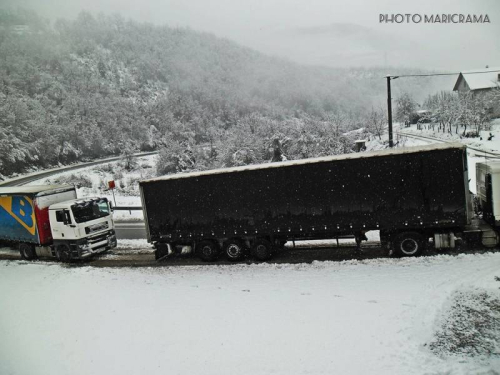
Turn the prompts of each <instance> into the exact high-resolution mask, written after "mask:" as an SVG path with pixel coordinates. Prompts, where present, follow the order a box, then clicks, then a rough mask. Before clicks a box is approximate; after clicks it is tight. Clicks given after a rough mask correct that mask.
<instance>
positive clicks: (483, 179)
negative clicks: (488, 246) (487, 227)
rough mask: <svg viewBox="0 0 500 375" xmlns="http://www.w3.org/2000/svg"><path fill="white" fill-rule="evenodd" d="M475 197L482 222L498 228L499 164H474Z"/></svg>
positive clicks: (499, 218)
mask: <svg viewBox="0 0 500 375" xmlns="http://www.w3.org/2000/svg"><path fill="white" fill-rule="evenodd" d="M476 195H477V197H478V199H479V203H480V205H481V208H482V211H483V218H484V220H485V221H486V222H488V223H489V224H491V225H494V226H500V162H487V163H486V162H481V163H477V164H476Z"/></svg>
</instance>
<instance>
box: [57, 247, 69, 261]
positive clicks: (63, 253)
mask: <svg viewBox="0 0 500 375" xmlns="http://www.w3.org/2000/svg"><path fill="white" fill-rule="evenodd" d="M56 254H57V258H58V259H59V260H60V261H61V262H63V263H69V262H70V261H71V252H70V249H69V246H68V245H59V246H57V248H56Z"/></svg>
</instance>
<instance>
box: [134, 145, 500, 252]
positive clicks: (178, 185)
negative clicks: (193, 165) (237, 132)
mask: <svg viewBox="0 0 500 375" xmlns="http://www.w3.org/2000/svg"><path fill="white" fill-rule="evenodd" d="M498 171H499V172H495V176H497V177H495V178H498V179H499V181H500V168H499V170H498ZM491 174H493V172H491ZM499 184H500V183H499ZM139 185H140V191H141V199H142V207H143V211H144V217H145V220H146V227H147V234H148V241H149V242H152V243H154V245H155V247H156V256H157V258H162V257H164V256H166V255H170V254H172V253H176V252H184V253H186V252H189V251H190V250H192V249H194V250H195V253H196V254H197V255H198V256H199V257H200V258H202V259H203V260H206V261H210V260H214V259H216V258H217V257H218V256H219V255H220V254H221V253H223V254H224V255H225V256H226V257H227V258H228V259H229V260H239V259H242V258H243V257H244V256H245V255H246V254H247V253H250V254H252V255H253V256H254V257H255V258H257V259H259V260H266V259H269V258H270V257H271V256H272V255H273V253H274V252H275V251H276V250H277V249H279V248H280V247H282V246H283V245H284V244H285V243H286V242H287V241H295V240H310V239H335V238H339V237H343V236H346V235H352V236H354V237H355V238H356V240H357V241H358V242H360V241H361V240H362V239H364V236H365V233H366V232H367V231H370V230H378V231H380V239H381V242H382V245H383V246H384V247H386V248H388V249H390V250H391V251H393V252H394V253H395V254H398V255H400V256H415V255H419V254H421V253H422V251H424V249H425V248H426V246H427V245H428V243H429V242H430V239H431V238H432V240H433V242H434V247H435V248H442V249H444V248H453V247H455V246H456V241H457V240H458V239H463V238H475V239H478V240H479V241H481V239H482V238H483V239H484V241H483V242H485V244H486V245H488V246H495V245H496V244H497V243H498V236H497V235H496V229H495V228H496V227H494V226H491V225H487V224H486V223H485V222H484V221H481V222H478V221H477V220H476V221H473V219H477V218H475V217H474V213H473V209H472V203H471V196H470V193H469V186H468V171H467V151H466V147H465V146H464V145H462V144H437V145H430V146H421V147H411V148H398V149H388V150H383V151H376V152H363V153H354V154H347V155H338V156H331V157H322V158H316V159H305V160H298V161H288V162H279V163H268V164H261V165H249V166H243V167H236V168H228V169H219V170H212V171H201V172H191V173H180V174H175V175H168V176H164V177H158V178H155V179H150V180H145V181H141V182H140V184H139ZM498 188H499V189H500V186H499V187H498ZM499 191H500V190H499ZM489 199H491V196H487V197H486V198H485V202H488V201H489ZM495 207H496V206H495ZM499 215H500V209H499ZM499 218H500V216H499Z"/></svg>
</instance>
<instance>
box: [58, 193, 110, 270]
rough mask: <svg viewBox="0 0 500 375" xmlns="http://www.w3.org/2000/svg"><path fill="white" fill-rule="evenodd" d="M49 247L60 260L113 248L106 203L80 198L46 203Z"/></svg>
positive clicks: (84, 256)
mask: <svg viewBox="0 0 500 375" xmlns="http://www.w3.org/2000/svg"><path fill="white" fill-rule="evenodd" d="M49 220H50V226H51V229H52V238H53V248H54V249H55V252H56V256H57V257H58V258H59V259H61V260H70V259H82V258H86V257H88V256H91V255H93V254H96V253H100V252H103V251H106V250H108V249H111V248H113V247H116V235H115V230H114V223H113V217H112V212H111V206H110V203H109V202H108V200H107V199H106V198H82V199H73V200H69V201H64V202H59V203H55V204H52V205H51V206H49Z"/></svg>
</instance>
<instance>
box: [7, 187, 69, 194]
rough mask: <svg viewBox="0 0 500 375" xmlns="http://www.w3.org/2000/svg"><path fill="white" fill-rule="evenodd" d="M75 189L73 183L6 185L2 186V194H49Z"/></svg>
mask: <svg viewBox="0 0 500 375" xmlns="http://www.w3.org/2000/svg"><path fill="white" fill-rule="evenodd" d="M69 190H75V187H74V186H72V185H31V186H6V187H0V196H1V195H18V194H26V195H47V194H52V193H56V192H64V191H69Z"/></svg>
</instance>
